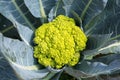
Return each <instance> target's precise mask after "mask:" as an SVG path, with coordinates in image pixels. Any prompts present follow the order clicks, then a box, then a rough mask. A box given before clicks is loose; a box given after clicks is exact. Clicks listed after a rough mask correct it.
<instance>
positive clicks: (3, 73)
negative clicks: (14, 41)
mask: <svg viewBox="0 0 120 80" xmlns="http://www.w3.org/2000/svg"><path fill="white" fill-rule="evenodd" d="M0 79H1V80H9V79H12V80H18V78H17V77H16V75H15V73H14V71H13V69H12V68H11V67H10V65H9V64H8V62H7V61H6V59H5V58H4V57H3V55H2V53H1V52H0Z"/></svg>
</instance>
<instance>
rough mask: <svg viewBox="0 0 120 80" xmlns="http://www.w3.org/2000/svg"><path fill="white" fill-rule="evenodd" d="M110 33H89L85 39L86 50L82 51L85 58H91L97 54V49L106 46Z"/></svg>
mask: <svg viewBox="0 0 120 80" xmlns="http://www.w3.org/2000/svg"><path fill="white" fill-rule="evenodd" d="M111 35H112V34H103V35H90V36H89V37H88V41H87V47H86V50H85V51H83V53H82V54H83V55H84V58H85V59H92V58H93V56H95V55H98V54H99V53H100V52H99V50H100V49H101V48H102V47H104V46H106V44H107V42H108V41H109V40H110V38H111Z"/></svg>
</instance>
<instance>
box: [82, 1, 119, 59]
mask: <svg viewBox="0 0 120 80" xmlns="http://www.w3.org/2000/svg"><path fill="white" fill-rule="evenodd" d="M111 2H112V1H111ZM113 2H115V1H113ZM109 3H110V2H109ZM113 4H114V5H113ZM113 4H111V6H114V7H118V6H116V5H115V3H113ZM109 6H110V4H109ZM113 9H114V10H115V11H116V8H113ZM107 12H109V10H108V9H107V8H106V10H105V11H104V12H103V13H104V14H101V17H104V18H103V19H102V20H100V22H99V24H96V26H94V28H93V29H92V30H91V31H90V32H92V34H103V35H104V34H109V33H112V36H111V38H109V39H108V40H107V41H106V42H104V41H103V43H104V45H103V44H100V45H101V46H102V47H100V48H97V47H96V49H89V48H88V50H86V51H85V52H83V54H84V55H85V56H87V57H88V56H89V57H92V56H95V55H97V54H99V53H102V54H108V53H120V42H119V40H120V28H119V26H120V13H119V11H118V12H117V11H116V13H112V12H111V14H108V15H105V13H107ZM91 36H92V35H91V33H90V35H89V37H91ZM96 38H97V37H96ZM89 39H91V38H89ZM101 39H103V38H101ZM106 39H107V38H106ZM94 40H95V39H94ZM88 41H89V40H88ZM98 41H101V40H97V42H98ZM89 43H90V44H93V45H92V46H91V47H94V44H99V43H96V41H94V42H89ZM88 47H90V45H89V44H88Z"/></svg>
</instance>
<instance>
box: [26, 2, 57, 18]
mask: <svg viewBox="0 0 120 80" xmlns="http://www.w3.org/2000/svg"><path fill="white" fill-rule="evenodd" d="M24 2H25V4H26V6H27V7H28V9H29V10H30V12H31V13H32V14H33V15H34V16H35V17H40V18H46V17H47V15H48V13H49V11H50V10H51V8H52V7H53V6H54V5H55V3H56V0H24Z"/></svg>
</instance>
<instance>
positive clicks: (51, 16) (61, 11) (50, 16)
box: [48, 0, 66, 21]
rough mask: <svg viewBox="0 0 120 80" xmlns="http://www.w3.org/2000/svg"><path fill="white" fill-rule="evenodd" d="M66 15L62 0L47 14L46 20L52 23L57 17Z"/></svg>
mask: <svg viewBox="0 0 120 80" xmlns="http://www.w3.org/2000/svg"><path fill="white" fill-rule="evenodd" d="M61 14H62V15H66V14H65V10H64V3H63V1H62V0H58V1H57V2H56V4H55V6H54V7H53V8H52V9H51V10H50V12H49V14H48V20H49V21H52V20H53V19H54V18H55V17H56V16H58V15H61Z"/></svg>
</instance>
